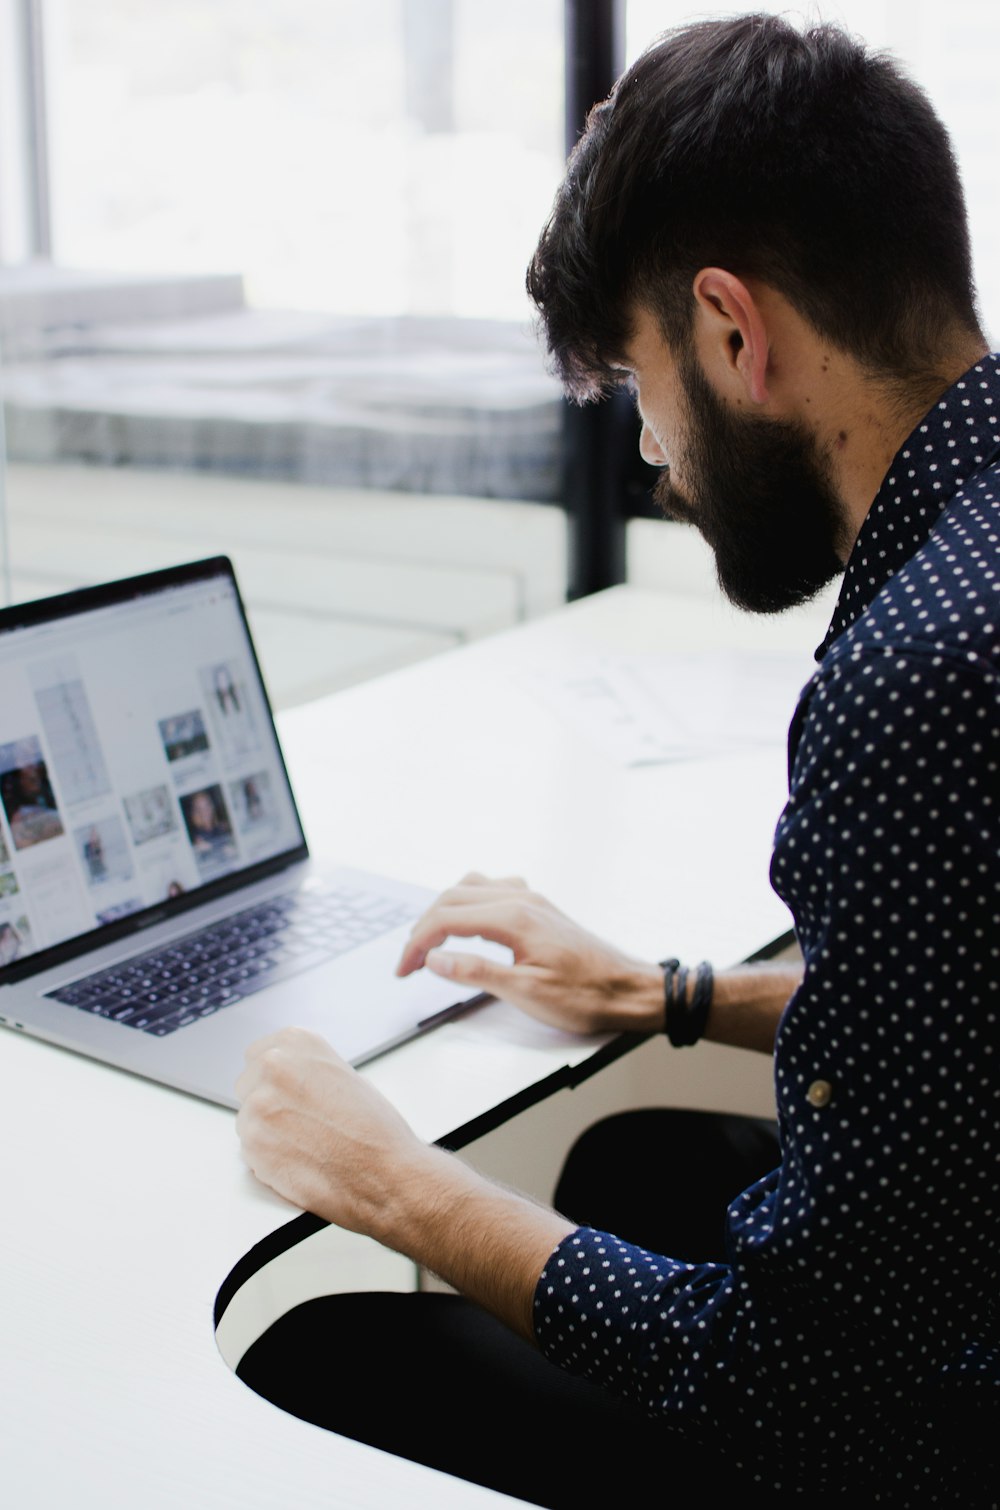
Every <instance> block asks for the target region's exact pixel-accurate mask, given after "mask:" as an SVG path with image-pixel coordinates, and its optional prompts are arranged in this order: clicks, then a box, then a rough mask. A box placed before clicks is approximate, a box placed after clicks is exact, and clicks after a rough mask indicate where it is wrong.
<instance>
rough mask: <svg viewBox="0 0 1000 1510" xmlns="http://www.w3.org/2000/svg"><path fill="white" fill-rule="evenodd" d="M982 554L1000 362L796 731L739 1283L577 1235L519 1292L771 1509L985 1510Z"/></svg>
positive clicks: (548, 1325) (888, 511)
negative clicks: (790, 989) (769, 1118)
mask: <svg viewBox="0 0 1000 1510" xmlns="http://www.w3.org/2000/svg"><path fill="white" fill-rule="evenodd" d="M998 557H1000V357H997V356H993V357H990V358H986V359H984V360H983V361H982V362H980V363H979V364H978V365H977V366H975V367H973V368H972V369H971V370H970V371H969V372H968V373H966V375H965V376H964V378H962V379H961V380H960V381H959V382H958V383H956V384H955V385H954V386H953V387H952V388H951V389H949V391H948V392H947V393H946V394H945V395H944V396H943V398H942V399H941V400H940V402H939V403H938V404H937V405H936V406H935V408H934V409H933V410H932V411H931V412H930V414H928V415H927V417H926V419H925V420H924V421H923V422H922V423H921V424H920V425H919V426H918V428H917V429H916V430H915V431H914V433H913V434H912V435H911V436H910V438H909V439H908V440H907V442H906V444H905V445H904V446H903V448H902V450H901V451H900V452H899V454H898V455H897V456H896V458H895V460H894V462H893V464H892V466H891V468H890V470H889V473H888V475H887V476H886V478H885V481H884V482H883V484H882V487H881V489H880V491H879V493H878V496H877V498H876V499H875V502H874V505H873V507H872V509H871V511H870V513H869V515H868V517H867V519H866V521H865V523H864V525H863V526H862V529H861V531H860V533H859V535H858V539H857V542H856V544H855V547H854V550H853V552H852V555H851V558H850V561H849V563H848V568H847V572H846V575H845V578H844V584H843V589H842V591H841V595H840V600H839V603H838V606H837V611H836V614H835V616H834V619H833V623H832V625H831V628H830V631H829V634H828V635H827V637H826V639H825V640H824V642H823V644H822V645H821V646H820V649H819V650H818V651H817V660H818V662H819V665H818V669H817V671H816V673H815V674H814V676H813V678H812V680H811V681H810V682H809V684H808V686H807V687H806V688H805V690H804V692H803V694H802V697H801V699H800V702H799V706H798V708H797V710H796V713H795V717H794V720H793V723H792V727H791V731H790V735H789V800H788V805H787V807H786V808H785V810H784V812H783V814H782V816H781V819H780V821H779V824H778V829H777V834H776V837H775V845H774V856H773V862H772V868H771V879H772V884H773V885H774V887H775V889H776V891H777V892H778V893H779V895H780V896H781V897H782V898H783V899H784V900H785V901H786V902H787V904H788V906H789V908H790V909H791V912H792V915H793V917H794V919H795V926H796V931H797V934H798V938H799V943H800V945H801V948H802V952H803V956H804V959H805V974H804V978H803V984H802V986H801V987H800V989H799V990H798V991H796V993H795V994H794V996H793V997H792V998H791V1000H790V1002H789V1004H788V1006H787V1008H786V1010H785V1013H784V1015H783V1017H782V1021H781V1025H780V1028H779V1032H778V1038H777V1043H776V1048H775V1079H776V1091H777V1101H778V1116H779V1123H780V1131H781V1145H782V1163H781V1166H780V1168H779V1169H777V1170H776V1171H775V1172H774V1173H773V1174H772V1175H770V1176H768V1177H767V1178H766V1179H764V1180H762V1181H760V1182H759V1183H758V1184H756V1185H754V1186H752V1187H751V1188H750V1189H749V1190H746V1191H744V1192H743V1194H742V1195H740V1196H739V1197H737V1199H736V1200H735V1201H734V1202H733V1203H732V1205H731V1206H730V1208H729V1212H728V1218H727V1253H728V1263H726V1264H708V1263H706V1264H688V1263H681V1262H679V1261H677V1260H674V1259H671V1258H666V1257H662V1256H660V1255H657V1254H653V1253H649V1252H646V1251H645V1250H643V1249H641V1248H637V1247H635V1246H632V1245H630V1244H629V1243H626V1242H623V1241H620V1240H619V1239H618V1238H617V1237H614V1236H611V1235H610V1234H608V1233H602V1232H596V1231H593V1230H591V1229H589V1228H581V1229H580V1230H578V1231H577V1232H575V1233H573V1234H572V1235H571V1236H570V1237H568V1238H567V1239H566V1240H565V1241H564V1242H563V1243H562V1244H560V1246H559V1248H558V1249H557V1250H556V1252H555V1253H554V1254H553V1255H552V1257H551V1258H550V1260H549V1262H548V1264H547V1265H546V1268H545V1270H544V1272H543V1274H542V1276H541V1278H540V1280H539V1283H538V1288H537V1291H536V1295H535V1328H536V1335H537V1338H538V1342H539V1344H540V1346H541V1347H542V1349H543V1350H544V1352H545V1353H546V1354H547V1356H548V1357H549V1358H551V1359H552V1360H553V1361H554V1362H556V1363H559V1364H560V1365H562V1366H563V1367H565V1368H567V1369H570V1370H572V1371H574V1372H576V1373H579V1374H584V1375H586V1376H588V1377H590V1378H592V1379H593V1380H595V1381H597V1382H598V1383H600V1384H603V1385H605V1386H607V1387H609V1388H611V1389H613V1390H615V1391H617V1392H619V1393H620V1394H622V1395H625V1396H627V1397H629V1398H631V1399H632V1400H634V1401H635V1402H636V1403H637V1404H639V1405H640V1406H641V1407H642V1408H644V1409H645V1410H647V1411H649V1412H650V1413H651V1414H654V1415H656V1416H659V1417H660V1418H661V1419H662V1420H663V1421H664V1422H666V1423H667V1424H672V1425H674V1426H676V1427H677V1429H678V1430H681V1431H684V1432H685V1433H686V1434H687V1435H688V1436H689V1437H692V1438H695V1439H699V1440H701V1441H703V1442H704V1443H705V1444H706V1445H707V1446H708V1447H710V1449H711V1450H712V1452H713V1453H717V1454H720V1453H721V1454H724V1455H728V1456H729V1458H730V1459H731V1460H732V1462H733V1463H734V1464H735V1465H738V1466H739V1467H741V1468H742V1469H743V1470H744V1472H745V1473H746V1475H747V1478H748V1482H750V1481H756V1483H757V1484H759V1485H761V1486H765V1487H767V1488H768V1489H769V1490H773V1491H775V1492H777V1493H784V1494H787V1495H788V1497H790V1498H794V1497H796V1496H798V1495H802V1496H803V1497H806V1496H809V1497H815V1496H817V1495H823V1494H825V1493H832V1494H838V1493H846V1492H854V1493H856V1494H857V1495H858V1496H859V1497H860V1499H861V1501H862V1503H866V1504H891V1505H893V1506H909V1505H917V1504H920V1505H924V1504H938V1503H940V1504H949V1505H959V1504H961V1505H962V1506H963V1507H968V1506H972V1505H977V1506H978V1505H994V1504H996V1503H997V1486H998V1484H1000V1474H998V1477H997V1479H996V1481H994V1478H993V1475H994V1473H997V1472H998V1470H997V1462H996V1456H995V1454H996V1446H995V1442H996V1438H997V1432H996V1426H997V1424H998V1422H1000V1409H998V1404H1000V1326H998V1311H997V1294H998V1274H997V1270H998V1261H997V1252H998V1242H997V1218H998V1209H1000V1196H998V1173H1000V1164H998V1148H1000V1130H998V1129H1000V1079H998V1073H997V1068H998V1067H997V1059H998V1052H997V1048H998V970H997V963H998V953H1000V929H998V927H997V911H998V908H997V902H998V885H997V883H998V879H1000V861H998V852H997V819H996V813H997V798H998V796H1000V789H998V782H997V766H998V745H1000V719H998V687H1000V636H998V632H997V629H998V616H1000V575H998V570H997V568H998ZM666 1190H667V1194H666V1196H665V1197H664V1198H666V1199H669V1176H668V1177H667V1183H666ZM656 1198H659V1197H658V1193H657V1192H654V1191H652V1190H651V1199H656ZM664 1467H665V1473H668V1472H669V1463H668V1460H665V1465H664Z"/></svg>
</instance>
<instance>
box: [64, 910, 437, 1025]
mask: <svg viewBox="0 0 1000 1510" xmlns="http://www.w3.org/2000/svg"><path fill="white" fill-rule="evenodd" d="M416 915H417V914H416V912H415V911H414V910H413V909H411V908H408V907H405V906H402V905H401V904H400V903H398V902H394V901H392V900H390V899H387V898H386V897H382V896H379V895H378V894H377V893H374V892H373V893H370V894H369V893H366V892H358V891H347V890H332V889H331V890H326V891H306V892H295V893H293V894H290V895H288V896H283V897H276V898H274V899H273V900H271V901H268V902H261V903H258V905H257V906H255V907H248V908H246V910H245V911H243V912H237V913H234V914H233V915H232V916H231V917H227V918H223V919H222V920H221V921H219V922H217V923H212V924H210V925H209V926H208V927H207V928H202V929H200V930H199V931H198V932H197V933H193V934H189V935H188V936H187V937H186V938H183V939H178V940H176V941H175V942H173V943H171V944H166V945H164V946H163V947H162V948H160V949H155V950H151V951H150V952H149V953H148V954H140V955H138V956H135V957H133V958H132V959H130V960H127V961H126V962H124V963H122V964H119V965H112V966H110V967H109V968H108V969H106V970H100V971H98V972H97V973H96V974H94V975H88V976H86V977H85V978H84V979H82V980H78V981H74V982H73V983H72V984H71V985H68V986H61V987H59V989H58V990H56V991H49V992H47V993H46V994H47V996H48V997H49V998H50V999H52V1000H54V1001H61V1002H64V1003H65V1004H66V1005H67V1006H70V1007H79V1008H80V1009H81V1011H84V1012H93V1013H94V1014H95V1015H96V1016H98V1017H110V1018H113V1019H114V1021H115V1022H122V1023H125V1025H126V1026H127V1027H130V1028H139V1029H140V1030H141V1031H142V1032H144V1033H152V1034H154V1035H155V1036H156V1037H157V1038H164V1037H166V1035H167V1034H168V1033H176V1032H177V1030H178V1028H186V1027H188V1026H189V1025H190V1024H191V1023H193V1022H198V1021H199V1020H200V1019H201V1018H202V1017H210V1016H211V1015H212V1013H214V1012H219V1011H221V1010H222V1008H223V1007H231V1006H232V1005H233V1003H234V1002H238V1001H242V1000H243V998H244V997H245V996H251V995H252V994H253V993H254V992H255V991H262V990H264V988H265V987H266V986H273V985H274V984H275V983H276V982H277V981H281V980H286V979H287V978H288V977H289V976H292V975H300V974H301V973H302V971H304V970H311V969H312V968H313V967H314V966H315V965H319V964H322V963H323V962H324V961H325V960H329V959H333V958H335V957H336V955H338V954H345V953H346V952H347V951H348V950H350V949H356V948H357V947H358V945H359V944H364V943H367V942H368V940H369V939H373V938H377V937H378V935H379V934H381V933H388V932H389V930H390V929H392V928H396V927H398V926H399V924H400V923H406V922H410V921H411V920H412V919H413V918H415V917H416Z"/></svg>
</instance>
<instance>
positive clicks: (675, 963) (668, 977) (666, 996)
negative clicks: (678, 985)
mask: <svg viewBox="0 0 1000 1510" xmlns="http://www.w3.org/2000/svg"><path fill="white" fill-rule="evenodd" d="M680 967H681V962H680V960H679V959H661V960H660V969H661V970H662V971H663V1031H664V1033H667V1034H669V1032H670V1003H671V1001H672V999H673V994H674V979H675V977H676V975H677V972H678V970H679V969H680Z"/></svg>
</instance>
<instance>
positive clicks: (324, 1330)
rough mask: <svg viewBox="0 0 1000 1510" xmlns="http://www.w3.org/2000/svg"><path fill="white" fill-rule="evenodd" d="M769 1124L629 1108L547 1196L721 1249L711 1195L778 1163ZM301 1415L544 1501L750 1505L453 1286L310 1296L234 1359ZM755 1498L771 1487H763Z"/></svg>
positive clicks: (618, 1222)
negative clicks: (447, 1290) (708, 1500)
mask: <svg viewBox="0 0 1000 1510" xmlns="http://www.w3.org/2000/svg"><path fill="white" fill-rule="evenodd" d="M778 1157H779V1155H778V1144H777V1132H776V1129H775V1127H774V1125H773V1124H771V1123H766V1122H759V1121H756V1120H753V1119H750V1118H743V1117H719V1116H714V1115H712V1114H709V1113H705V1112H678V1111H661V1110H655V1111H637V1112H628V1113H625V1114H623V1115H622V1116H619V1117H612V1118H609V1119H608V1120H607V1121H605V1122H602V1123H599V1124H598V1125H597V1126H596V1127H594V1128H591V1129H590V1130H589V1131H588V1132H586V1133H585V1134H584V1135H583V1137H582V1138H581V1139H580V1140H579V1141H578V1143H577V1144H576V1146H575V1147H574V1149H573V1150H572V1152H571V1154H570V1156H569V1159H568V1160H567V1163H566V1167H565V1169H564V1170H563V1173H562V1176H561V1178H560V1182H559V1186H558V1188H557V1191H556V1198H555V1205H556V1207H557V1209H558V1210H560V1211H562V1212H563V1213H564V1214H565V1215H566V1216H568V1217H570V1219H571V1220H574V1221H576V1222H578V1223H580V1224H581V1225H588V1226H595V1227H599V1228H601V1229H602V1230H604V1231H610V1232H614V1233H616V1234H617V1235H618V1236H619V1237H622V1238H625V1239H627V1240H629V1241H632V1242H637V1243H640V1244H642V1245H643V1246H644V1247H649V1248H652V1249H653V1250H655V1251H656V1252H660V1253H668V1254H670V1256H671V1257H674V1258H682V1259H686V1260H689V1261H701V1260H710V1259H721V1258H722V1257H723V1230H724V1219H725V1212H726V1207H727V1205H728V1204H729V1202H730V1201H731V1200H732V1198H733V1197H734V1196H735V1195H737V1194H738V1193H739V1192H740V1191H741V1190H742V1189H744V1188H745V1187H746V1185H748V1184H750V1183H751V1182H752V1181H753V1180H755V1179H758V1178H759V1177H760V1176H761V1175H764V1174H766V1173H767V1172H768V1171H769V1170H771V1169H773V1168H774V1167H775V1166H776V1164H777V1162H778ZM238 1373H239V1376H240V1378H241V1379H243V1380H244V1382H245V1383H246V1384H248V1385H249V1386H250V1387H251V1388H252V1389H255V1390H257V1392H258V1393H259V1394H262V1395H264V1396H266V1397H267V1398H268V1399H270V1400H273V1401H274V1403H275V1404H277V1405H280V1406H281V1407H282V1408H283V1409H285V1410H287V1411H290V1412H291V1413H292V1414H293V1415H296V1416H299V1417H301V1418H302V1419H303V1420H306V1421H312V1422H314V1423H315V1424H317V1425H319V1426H324V1427H327V1428H328V1429H329V1430H331V1431H336V1432H339V1433H340V1434H341V1435H342V1436H348V1437H354V1438H355V1439H356V1440H358V1441H362V1442H367V1443H369V1444H370V1445H372V1446H374V1447H380V1448H383V1449H384V1450H385V1451H387V1452H392V1453H395V1454H396V1455H397V1456H399V1457H405V1458H412V1459H414V1460H415V1461H417V1462H420V1463H426V1464H429V1465H430V1466H431V1467H434V1468H440V1469H443V1470H444V1471H445V1472H446V1473H451V1474H454V1475H456V1476H457V1477H459V1478H465V1479H470V1480H472V1481H473V1482H476V1483H480V1484H486V1485H488V1486H489V1487H491V1488H494V1489H499V1490H502V1491H504V1492H506V1493H508V1494H514V1495H517V1496H519V1497H520V1498H522V1499H526V1500H530V1501H533V1502H534V1503H536V1504H539V1505H545V1506H569V1505H571V1504H574V1505H579V1504H580V1503H581V1497H582V1496H588V1497H590V1496H593V1495H595V1494H597V1495H600V1494H602V1493H606V1494H609V1495H613V1496H614V1497H615V1498H616V1499H619V1500H620V1499H623V1498H627V1497H630V1496H632V1495H633V1494H642V1493H645V1492H648V1488H649V1486H650V1481H651V1480H652V1481H653V1483H654V1484H655V1485H656V1486H657V1488H658V1490H660V1491H661V1492H662V1494H663V1496H664V1498H666V1497H667V1496H669V1497H670V1498H671V1499H672V1500H673V1502H674V1503H676V1504H678V1505H685V1504H687V1503H692V1504H693V1503H695V1496H697V1497H698V1498H699V1499H700V1498H701V1497H702V1496H704V1495H705V1494H706V1492H708V1491H710V1490H711V1489H716V1490H717V1491H718V1492H719V1494H723V1493H731V1494H734V1495H736V1494H738V1495H739V1499H740V1503H741V1505H746V1504H748V1503H752V1502H753V1501H752V1500H751V1498H750V1496H749V1495H748V1486H747V1485H746V1483H734V1482H733V1480H732V1476H731V1475H728V1474H727V1471H726V1470H725V1469H723V1468H722V1467H721V1466H720V1465H719V1463H718V1461H717V1457H716V1455H715V1454H713V1453H711V1452H710V1451H709V1452H706V1451H699V1450H698V1449H697V1448H694V1447H691V1446H689V1445H688V1444H687V1443H686V1442H684V1441H682V1440H681V1439H679V1438H678V1437H677V1436H676V1434H671V1433H668V1432H667V1431H665V1430H664V1428H663V1427H662V1426H661V1425H660V1424H659V1423H658V1422H655V1421H651V1420H650V1419H649V1418H648V1417H647V1416H645V1415H644V1414H643V1413H642V1412H640V1411H637V1410H635V1409H634V1408H633V1407H631V1406H629V1405H626V1404H625V1403H623V1402H622V1401H620V1400H619V1399H617V1398H616V1397H614V1396H612V1395H610V1394H608V1393H607V1392H605V1391H604V1390H602V1389H598V1388H597V1387H596V1386H594V1385H592V1384H590V1383H588V1382H587V1381H586V1380H582V1379H577V1378H574V1377H573V1376H572V1375H570V1374H567V1373H564V1372H563V1371H562V1370H561V1369H558V1368H556V1367H554V1366H553V1365H552V1364H550V1363H548V1362H547V1361H546V1360H545V1359H544V1358H542V1357H541V1355H540V1354H539V1353H538V1352H537V1351H536V1350H535V1349H534V1348H533V1347H531V1346H530V1345H529V1344H528V1343H526V1342H524V1341H522V1340H521V1339H520V1338H519V1337H515V1336H514V1335H513V1334H512V1333H511V1332H509V1331H508V1330H507V1328H506V1327H504V1326H503V1325H502V1324H501V1323H500V1322H498V1321H496V1320H494V1318H493V1317H491V1316H489V1315H487V1314H486V1313H485V1312H484V1311H482V1310H481V1309H480V1308H479V1307H478V1306H475V1305H473V1304H472V1303H471V1302H469V1301H465V1300H461V1299H459V1298H458V1297H457V1296H451V1295H398V1294H380V1293H375V1292H372V1293H367V1294H357V1295H334V1296H329V1297H325V1298H323V1299H319V1300H313V1301H308V1302H306V1303H305V1304H304V1305H300V1306H298V1307H296V1308H295V1309H294V1310H293V1311H291V1312H289V1313H288V1314H287V1315H286V1316H283V1317H282V1318H281V1319H280V1320H279V1321H278V1322H276V1323H275V1324H274V1326H272V1327H271V1328H270V1329H269V1330H268V1331H267V1332H266V1333H265V1334H264V1335H263V1336H262V1337H261V1338H260V1339H259V1340H258V1341H257V1342H256V1343H255V1344H254V1345H253V1347H251V1348H250V1349H249V1351H248V1352H247V1354H246V1355H245V1357H244V1358H243V1361H242V1363H241V1364H240V1367H239V1369H238ZM770 1503H772V1504H773V1503H774V1501H773V1499H771V1500H770Z"/></svg>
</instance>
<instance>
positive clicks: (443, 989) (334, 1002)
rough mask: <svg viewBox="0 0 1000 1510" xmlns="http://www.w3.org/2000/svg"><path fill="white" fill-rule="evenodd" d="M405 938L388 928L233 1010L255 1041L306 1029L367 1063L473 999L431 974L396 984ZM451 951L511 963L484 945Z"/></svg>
mask: <svg viewBox="0 0 1000 1510" xmlns="http://www.w3.org/2000/svg"><path fill="white" fill-rule="evenodd" d="M408 937H409V928H408V927H406V926H404V927H402V928H394V929H393V930H392V932H391V933H385V934H383V935H382V936H381V937H380V938H375V939H372V940H371V941H370V942H369V943H367V944H362V945H361V946H360V947H359V948H357V949H352V950H351V951H350V952H349V953H347V954H342V955H340V956H339V957H338V958H336V959H333V960H330V961H329V962H328V963H326V964H324V965H318V966H317V967H316V968H315V969H312V970H307V971H305V972H304V973H303V974H302V975H297V976H295V977H293V978H292V979H291V980H286V981H283V982H281V983H280V984H279V985H276V986H275V987H274V988H273V989H272V990H268V991H262V992H261V993H260V994H259V995H258V996H255V997H250V998H249V999H248V1000H247V1001H245V1002H243V1003H242V1004H241V1005H240V1006H238V1007H237V1008H236V1010H237V1011H241V1012H247V1011H249V1012H250V1013H251V1014H252V1015H253V1017H254V1018H255V1019H257V1021H256V1022H255V1028H258V1029H259V1033H268V1032H273V1031H274V1030H275V1029H277V1028H281V1027H299V1028H308V1029H310V1031H312V1032H314V1033H319V1034H320V1035H321V1036H322V1037H323V1038H325V1039H326V1040H327V1042H328V1043H331V1044H332V1045H333V1047H334V1048H335V1049H336V1050H337V1052H338V1054H342V1055H343V1057H344V1058H345V1059H350V1060H352V1061H355V1062H357V1061H359V1060H361V1059H365V1058H370V1057H371V1056H372V1055H373V1054H375V1053H376V1052H378V1051H379V1050H381V1049H384V1048H387V1047H388V1046H389V1045H390V1044H392V1043H398V1042H399V1041H401V1040H402V1039H404V1038H409V1037H412V1036H413V1034H414V1033H416V1032H418V1031H419V1027H420V1024H421V1023H422V1022H424V1021H425V1019H427V1018H428V1017H433V1016H434V1015H435V1014H436V1013H438V1012H442V1011H445V1010H446V1009H447V1008H449V1007H451V1006H454V1005H456V1004H458V1003H460V1002H464V1001H467V1000H469V999H471V998H472V997H475V996H477V995H479V990H478V988H475V987H465V986H456V985H455V984H454V983H453V982H451V981H447V980H443V979H442V978H441V977H440V976H439V975H434V974H433V973H432V971H430V970H419V971H418V972H417V973H416V975H410V976H407V977H406V979H405V980H400V979H399V977H398V976H397V975H396V974H395V969H396V964H397V962H398V960H399V957H400V955H401V954H402V952H403V945H404V944H405V942H406V940H407V938H408ZM456 947H458V948H461V949H462V950H463V951H465V952H467V953H476V954H486V955H488V956H489V957H490V958H493V959H498V960H501V961H503V962H504V963H506V962H507V961H509V960H510V957H511V956H510V950H509V949H505V948H503V947H502V946H501V945H498V944H490V943H487V942H486V940H484V939H462V940H460V941H456ZM255 1036H258V1034H257V1033H256V1032H255Z"/></svg>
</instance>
